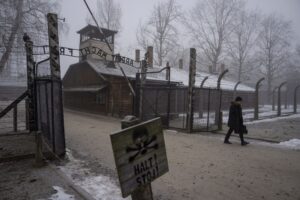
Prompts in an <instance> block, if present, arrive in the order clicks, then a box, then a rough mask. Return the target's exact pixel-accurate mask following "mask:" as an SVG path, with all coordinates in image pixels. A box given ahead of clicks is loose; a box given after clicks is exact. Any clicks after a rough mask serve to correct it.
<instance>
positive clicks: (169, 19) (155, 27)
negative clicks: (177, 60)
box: [137, 0, 181, 66]
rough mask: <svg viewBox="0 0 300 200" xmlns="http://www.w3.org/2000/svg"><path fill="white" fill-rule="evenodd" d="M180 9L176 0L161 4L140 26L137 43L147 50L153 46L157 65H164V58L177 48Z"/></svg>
mask: <svg viewBox="0 0 300 200" xmlns="http://www.w3.org/2000/svg"><path fill="white" fill-rule="evenodd" d="M180 15H181V14H180V9H179V6H178V5H177V3H176V1H175V0H168V1H167V2H164V3H163V2H160V3H158V4H157V5H155V6H154V9H153V11H152V15H151V17H150V19H149V20H148V21H147V22H146V23H145V24H140V26H139V27H138V30H137V41H138V43H139V45H140V46H141V47H142V48H144V49H146V47H147V46H148V45H153V46H154V49H155V53H156V58H155V59H154V61H155V63H156V64H158V65H160V66H161V65H162V63H163V61H164V58H165V57H166V56H167V55H168V54H169V53H170V52H171V51H172V50H173V49H174V46H177V45H178V44H177V34H178V32H177V29H176V27H175V25H174V24H175V21H176V20H177V19H178V18H179V17H180Z"/></svg>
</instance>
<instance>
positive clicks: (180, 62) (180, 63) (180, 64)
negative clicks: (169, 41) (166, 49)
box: [179, 58, 183, 69]
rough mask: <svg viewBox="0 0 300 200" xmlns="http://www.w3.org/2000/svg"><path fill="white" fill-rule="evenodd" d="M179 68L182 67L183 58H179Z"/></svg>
mask: <svg viewBox="0 0 300 200" xmlns="http://www.w3.org/2000/svg"><path fill="white" fill-rule="evenodd" d="M179 69H183V59H182V58H181V59H179Z"/></svg>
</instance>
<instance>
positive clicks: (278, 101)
mask: <svg viewBox="0 0 300 200" xmlns="http://www.w3.org/2000/svg"><path fill="white" fill-rule="evenodd" d="M286 83H287V82H286V81H285V82H283V83H281V84H280V85H279V86H278V100H277V116H281V87H282V86H283V85H285V84H286Z"/></svg>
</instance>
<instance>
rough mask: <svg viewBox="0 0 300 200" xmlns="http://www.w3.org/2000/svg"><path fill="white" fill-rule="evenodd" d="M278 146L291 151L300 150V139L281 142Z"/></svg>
mask: <svg viewBox="0 0 300 200" xmlns="http://www.w3.org/2000/svg"><path fill="white" fill-rule="evenodd" d="M278 145H279V146H282V147H286V148H289V149H294V150H300V139H291V140H288V141H285V142H280V143H279V144H278Z"/></svg>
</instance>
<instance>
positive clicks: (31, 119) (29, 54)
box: [23, 33, 36, 132]
mask: <svg viewBox="0 0 300 200" xmlns="http://www.w3.org/2000/svg"><path fill="white" fill-rule="evenodd" d="M23 40H24V42H25V49H26V62H27V92H28V107H27V108H28V109H27V110H26V112H27V113H28V130H29V132H32V131H34V130H35V128H36V127H35V124H36V123H35V120H36V119H35V108H34V95H35V94H34V60H33V51H32V48H33V42H32V41H31V39H30V37H29V36H28V35H27V34H26V33H25V34H24V36H23Z"/></svg>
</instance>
